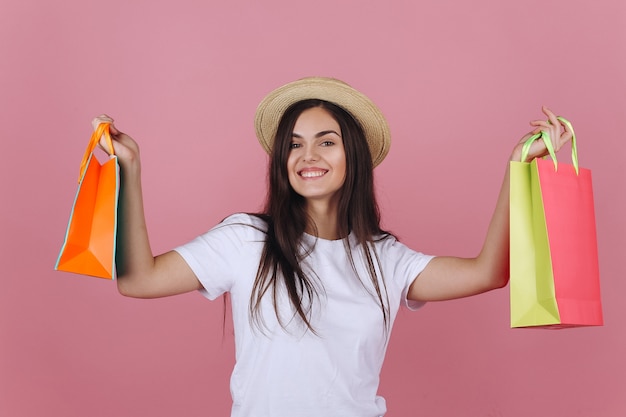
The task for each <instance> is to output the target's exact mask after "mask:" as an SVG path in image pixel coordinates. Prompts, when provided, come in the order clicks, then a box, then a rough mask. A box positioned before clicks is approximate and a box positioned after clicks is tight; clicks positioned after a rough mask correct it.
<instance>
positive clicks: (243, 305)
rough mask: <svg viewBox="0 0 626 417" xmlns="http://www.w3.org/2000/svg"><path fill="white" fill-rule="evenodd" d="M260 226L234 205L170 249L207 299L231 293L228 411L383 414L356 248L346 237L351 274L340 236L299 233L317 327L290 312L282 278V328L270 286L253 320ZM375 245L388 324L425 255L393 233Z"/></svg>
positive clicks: (380, 343)
mask: <svg viewBox="0 0 626 417" xmlns="http://www.w3.org/2000/svg"><path fill="white" fill-rule="evenodd" d="M264 230H266V224H265V222H263V221H262V220H261V219H259V218H257V217H255V216H250V215H247V214H235V215H232V216H230V217H228V218H227V219H225V220H224V221H223V222H222V223H220V224H219V225H217V226H216V227H215V228H213V229H212V230H210V231H209V232H207V233H205V234H204V235H202V236H199V237H197V238H196V239H195V240H192V241H191V242H189V243H187V244H185V245H183V246H181V247H178V248H176V251H177V252H178V253H180V254H181V255H182V257H183V258H184V259H185V261H186V262H187V263H188V264H189V266H190V267H191V269H192V270H193V271H194V273H195V274H196V276H197V277H198V279H199V280H200V282H201V283H202V285H203V287H204V289H203V290H202V292H203V293H204V295H205V296H206V297H207V298H209V299H211V300H213V299H215V298H217V297H219V296H220V295H222V294H223V293H225V292H229V293H230V297H231V302H232V311H233V325H234V330H235V347H236V364H235V368H234V370H233V373H232V376H231V394H232V397H233V408H232V414H231V416H232V417H313V416H315V417H319V416H325V417H329V416H351V417H352V416H359V417H375V416H382V415H383V414H384V413H385V411H386V406H385V400H384V398H382V397H380V396H378V395H377V390H378V384H379V375H380V370H381V367H382V364H383V359H384V356H385V351H386V349H387V343H388V341H389V334H388V332H386V331H385V326H384V324H383V316H382V311H381V308H380V305H379V301H378V298H377V296H376V295H375V292H374V289H373V285H372V283H371V281H370V278H369V273H368V269H367V266H366V264H365V263H364V260H363V256H362V255H361V252H360V250H358V248H356V250H355V247H354V245H351V248H352V254H353V258H354V262H355V264H356V268H357V271H358V274H359V275H358V277H357V276H355V274H354V271H353V269H352V267H351V265H350V262H349V258H348V256H347V254H346V250H345V247H344V241H342V240H324V239H316V238H314V237H312V236H310V235H305V236H304V238H303V244H304V245H305V246H306V247H307V248H311V246H313V245H314V249H313V251H312V252H311V253H310V254H309V255H308V256H307V257H306V258H305V260H304V261H303V268H304V270H305V273H307V276H308V277H310V278H312V279H313V280H314V282H316V287H317V293H318V296H317V297H315V298H314V302H313V305H312V313H311V319H310V321H311V324H312V327H313V328H314V329H315V331H316V333H317V334H313V333H312V332H311V331H307V329H306V327H305V326H304V324H302V322H301V320H300V319H299V317H296V316H294V313H293V310H292V307H291V304H290V302H289V300H288V299H287V298H286V295H285V293H284V291H281V290H280V287H279V291H278V294H277V299H278V303H277V304H278V305H279V313H280V317H281V318H282V321H283V324H284V325H285V327H286V328H283V327H281V325H280V323H279V321H278V320H277V318H276V313H275V311H274V306H273V304H272V299H271V294H270V292H271V291H268V293H267V294H266V296H265V297H264V298H263V300H262V303H261V316H262V318H263V322H264V324H263V326H262V327H261V328H258V327H255V326H254V325H253V324H251V323H252V322H251V318H250V313H249V303H250V294H251V291H252V287H253V284H254V280H255V277H256V274H257V270H258V267H259V260H260V256H261V252H262V250H263V245H264V241H265V232H264ZM375 246H376V253H377V255H378V257H379V259H380V264H381V267H382V272H383V276H384V279H385V283H386V288H387V294H388V298H389V309H390V325H391V324H393V321H394V319H395V317H396V314H397V311H398V308H399V305H400V302H401V301H404V300H406V293H407V290H408V288H409V286H410V284H411V283H412V282H413V280H414V279H415V277H417V275H418V274H419V273H420V272H421V271H422V270H423V269H424V267H425V266H426V264H427V263H428V262H429V261H430V260H431V259H432V257H431V256H426V255H424V254H421V253H418V252H415V251H413V250H411V249H409V248H408V247H406V246H405V245H403V244H401V243H399V242H398V241H397V240H396V239H394V238H393V237H389V238H387V239H384V240H382V241H379V242H377V243H376V244H375ZM311 271H315V275H313V274H312V273H311ZM378 275H379V277H380V273H379V274H378ZM315 277H317V279H316V278H315ZM359 277H360V280H359ZM381 288H382V286H381ZM383 294H384V293H383ZM407 306H408V307H409V308H412V309H415V308H417V307H419V306H420V304H419V303H412V304H409V303H408V302H407Z"/></svg>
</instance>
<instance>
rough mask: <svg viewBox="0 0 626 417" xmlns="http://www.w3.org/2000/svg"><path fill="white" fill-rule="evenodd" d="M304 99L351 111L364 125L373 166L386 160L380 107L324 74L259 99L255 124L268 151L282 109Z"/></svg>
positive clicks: (386, 130) (385, 126)
mask: <svg viewBox="0 0 626 417" xmlns="http://www.w3.org/2000/svg"><path fill="white" fill-rule="evenodd" d="M307 99H318V100H324V101H329V102H331V103H334V104H336V105H338V106H339V107H342V108H343V109H344V110H346V111H347V112H348V113H350V114H351V115H352V116H353V117H354V118H355V119H356V120H357V121H358V122H359V124H360V125H361V127H362V128H363V132H364V133H365V139H366V140H367V144H368V145H369V148H370V153H371V155H372V163H373V165H374V166H376V165H378V164H380V163H381V162H382V161H383V159H385V156H387V153H388V152H389V147H390V146H391V134H390V132H389V125H388V124H387V121H386V120H385V117H384V116H383V114H382V112H381V111H380V109H379V108H378V107H376V105H375V104H374V103H373V102H372V101H371V100H370V99H369V98H367V97H366V96H365V95H364V94H362V93H360V92H359V91H357V90H355V89H354V88H352V87H350V86H349V85H348V84H346V83H344V82H343V81H340V80H337V79H334V78H325V77H308V78H303V79H300V80H297V81H294V82H291V83H289V84H286V85H283V86H282V87H279V88H277V89H276V90H274V91H272V92H271V93H269V94H268V95H267V96H266V97H265V98H264V99H263V101H261V103H260V104H259V107H258V108H257V111H256V116H255V118H254V125H255V128H256V135H257V138H258V139H259V142H260V143H261V146H263V148H264V149H265V151H266V152H267V153H270V152H271V150H272V146H273V144H274V137H275V136H276V130H277V129H278V123H279V122H280V119H281V118H282V116H283V113H284V112H285V110H287V108H288V107H289V106H291V105H292V104H294V103H296V102H298V101H302V100H307Z"/></svg>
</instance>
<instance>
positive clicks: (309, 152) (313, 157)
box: [302, 146, 319, 162]
mask: <svg viewBox="0 0 626 417" xmlns="http://www.w3.org/2000/svg"><path fill="white" fill-rule="evenodd" d="M302 157H303V158H302V160H303V161H305V162H315V161H317V160H318V159H319V155H318V153H317V148H316V147H315V146H306V147H305V148H304V155H302Z"/></svg>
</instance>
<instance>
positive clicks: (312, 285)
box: [249, 100, 390, 332]
mask: <svg viewBox="0 0 626 417" xmlns="http://www.w3.org/2000/svg"><path fill="white" fill-rule="evenodd" d="M313 107H321V108H323V109H325V110H326V111H328V112H329V114H330V115H331V116H332V117H333V118H334V119H335V120H336V121H337V123H338V124H339V126H340V128H341V135H342V138H343V145H344V149H345V154H346V178H345V181H344V184H343V186H342V188H341V190H340V191H339V203H338V210H337V217H338V228H339V230H338V234H339V236H341V237H342V238H343V242H344V247H345V249H346V253H347V254H348V259H349V260H350V263H351V266H352V269H353V270H354V272H355V274H357V272H356V266H355V263H354V259H353V256H352V251H351V249H350V242H349V241H348V238H347V237H348V235H349V234H350V233H352V235H353V237H354V239H355V241H356V243H357V244H358V245H357V247H358V248H359V249H360V250H361V252H362V254H363V258H364V259H365V260H366V263H367V267H368V268H367V269H368V275H369V278H370V281H371V285H372V287H373V289H374V292H375V294H376V297H377V299H378V302H379V305H380V308H381V312H382V316H383V321H384V324H385V329H387V328H388V324H389V300H388V297H387V289H386V286H385V281H384V278H383V277H380V278H381V279H380V282H379V279H378V276H377V272H376V266H378V271H380V273H381V274H382V268H380V262H379V259H378V255H377V253H376V250H375V249H374V240H375V239H384V238H386V237H388V236H390V234H389V233H388V232H386V231H384V230H382V229H381V228H380V211H379V208H378V204H377V203H376V198H375V195H374V175H373V166H372V159H371V155H370V151H369V147H368V145H367V142H366V140H365V134H364V133H363V129H362V128H361V126H360V125H359V123H358V122H357V121H356V120H355V119H354V118H353V117H352V115H350V114H349V113H348V112H347V111H345V110H344V109H343V108H341V107H339V106H337V105H335V104H333V103H330V102H327V101H323V100H304V101H300V102H297V103H295V104H293V105H292V106H291V107H289V108H288V109H287V110H286V111H285V113H284V114H283V117H282V119H281V121H280V123H279V125H278V130H277V132H276V138H275V141H274V147H273V149H272V153H271V155H270V162H269V173H268V177H269V178H268V182H269V186H268V194H267V200H266V204H265V209H264V212H263V213H260V214H258V216H259V217H261V218H263V219H264V220H265V221H266V222H267V237H266V240H265V246H264V249H263V252H262V255H261V261H260V263H259V269H258V271H257V275H256V280H255V282H254V287H253V289H252V294H251V295H250V307H249V308H250V316H251V319H252V321H253V323H254V324H256V325H257V326H259V327H263V324H264V322H263V317H261V314H260V311H259V308H260V305H261V299H262V298H263V297H264V296H265V295H271V297H272V302H273V305H274V311H275V312H276V316H277V318H278V321H279V323H280V324H281V326H283V327H285V323H286V322H285V320H284V318H282V317H280V314H279V311H278V308H277V305H276V300H277V295H278V289H279V286H284V288H285V289H286V292H287V295H288V297H289V300H290V302H291V305H292V307H293V309H294V316H297V317H299V318H300V319H301V320H302V322H304V324H305V325H306V326H307V328H308V329H309V330H311V331H313V332H315V329H314V328H313V326H312V325H311V322H310V317H311V315H310V314H311V308H312V300H314V297H315V296H317V295H318V294H317V292H318V291H319V286H318V285H316V282H314V279H316V278H317V277H311V276H308V275H307V274H305V272H304V270H303V269H302V266H301V261H302V260H303V259H304V258H305V257H306V256H307V255H308V253H306V252H305V251H303V247H302V245H301V240H302V237H303V234H304V231H305V228H306V227H307V225H311V226H312V227H313V229H314V228H315V224H314V223H313V222H312V221H311V219H310V218H309V217H308V215H307V212H306V209H305V199H304V198H303V197H302V196H300V195H299V194H297V193H296V192H295V191H294V190H293V188H292V187H291V185H290V183H289V176H288V172H287V159H288V157H289V152H290V144H291V141H292V134H293V129H294V126H295V123H296V120H297V119H298V117H299V116H300V114H302V112H304V111H305V110H307V109H310V108H313ZM314 273H315V271H313V274H314ZM357 276H358V274H357ZM359 279H360V277H359ZM361 283H362V284H363V285H364V286H367V285H366V284H365V283H364V282H363V281H361ZM381 283H382V285H381ZM268 293H269V294H268ZM290 319H291V318H289V320H290Z"/></svg>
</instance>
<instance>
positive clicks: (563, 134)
mask: <svg viewBox="0 0 626 417" xmlns="http://www.w3.org/2000/svg"><path fill="white" fill-rule="evenodd" d="M541 110H542V111H543V113H544V114H545V115H546V116H548V120H533V121H531V122H530V125H531V126H534V129H533V130H532V131H531V132H529V133H528V134H526V135H525V136H524V137H523V138H522V140H521V141H520V142H519V143H518V144H517V146H515V148H514V149H513V153H512V154H511V161H516V162H520V160H521V158H522V147H523V146H524V142H526V141H527V140H528V139H529V138H530V137H531V136H533V135H536V134H537V133H539V132H541V131H544V132H547V133H548V134H549V135H550V140H551V141H552V146H554V151H555V152H557V151H558V150H559V149H561V147H562V146H563V145H565V144H566V143H567V141H569V140H571V139H572V132H571V130H570V129H569V127H568V126H567V125H566V124H565V123H563V122H561V121H560V120H558V119H557V116H556V115H555V114H554V113H553V112H552V111H550V109H548V108H547V107H545V106H544V107H542V108H541ZM547 154H548V150H547V148H546V145H545V143H543V141H542V140H536V141H534V142H533V144H532V145H531V146H530V150H529V152H528V157H527V158H526V160H525V161H521V162H530V161H532V160H533V159H535V158H541V157H543V156H546V155H547Z"/></svg>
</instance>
